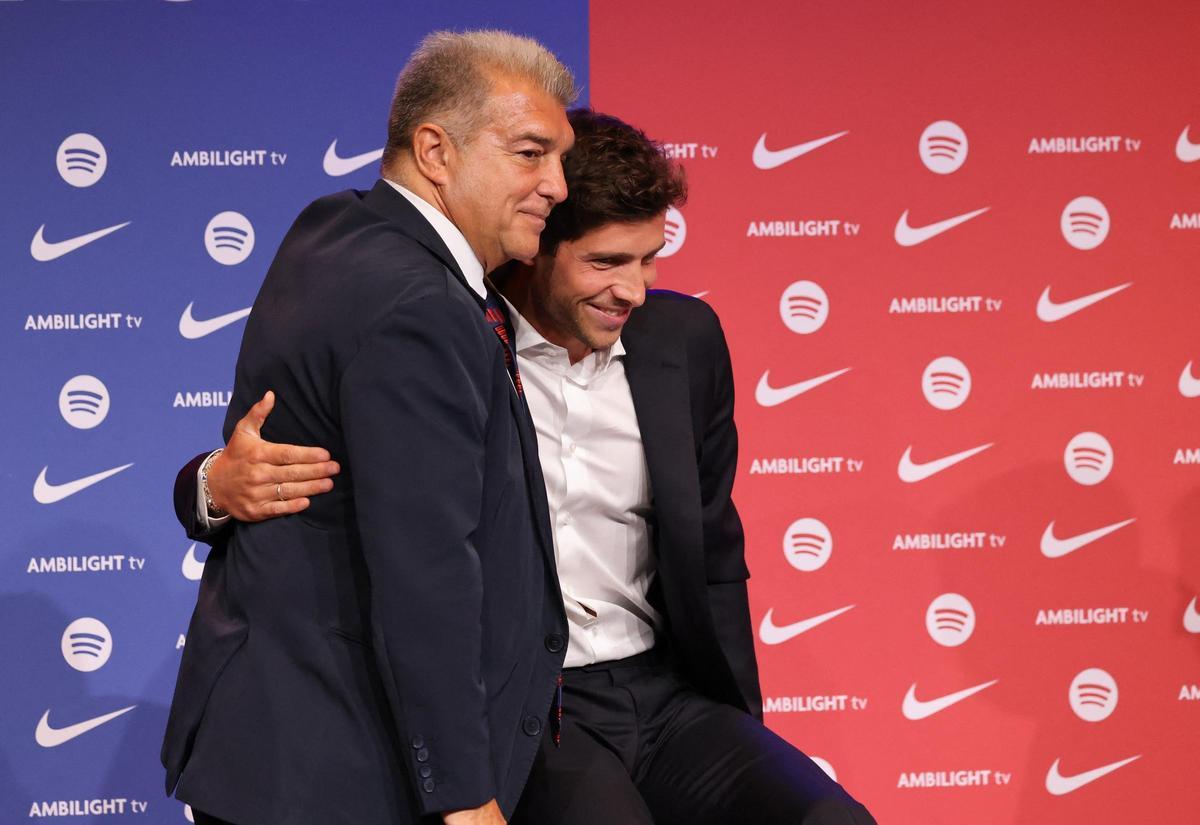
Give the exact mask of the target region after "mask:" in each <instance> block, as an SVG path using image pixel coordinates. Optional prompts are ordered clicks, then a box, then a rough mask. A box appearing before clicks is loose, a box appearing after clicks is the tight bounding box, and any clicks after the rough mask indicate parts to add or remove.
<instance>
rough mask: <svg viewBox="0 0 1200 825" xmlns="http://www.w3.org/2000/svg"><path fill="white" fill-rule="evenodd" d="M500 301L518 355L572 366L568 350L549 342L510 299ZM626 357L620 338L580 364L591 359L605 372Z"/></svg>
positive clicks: (596, 366) (597, 367)
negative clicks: (541, 357)
mask: <svg viewBox="0 0 1200 825" xmlns="http://www.w3.org/2000/svg"><path fill="white" fill-rule="evenodd" d="M500 299H501V300H502V301H504V306H505V307H506V308H507V309H508V325H509V328H510V329H511V330H512V331H513V340H514V341H515V342H516V347H515V351H516V353H517V354H518V355H524V356H525V357H526V358H532V357H534V356H535V355H546V356H548V357H549V358H550V360H554V361H559V360H561V362H562V363H564V364H567V365H568V366H570V364H571V359H570V357H569V356H568V355H567V350H566V348H564V347H560V346H559V345H558V344H555V343H552V342H550V341H547V340H546V337H545V336H544V335H542V334H541V333H540V332H538V331H537V330H536V329H535V328H534V326H533V324H531V323H529V322H528V321H526V320H525V318H524V317H523V316H522V315H521V313H519V312H517V308H516V307H515V306H513V305H512V303H511V302H510V301H509V300H508V298H506V297H505V296H504V295H501V296H500ZM624 355H625V344H623V343H622V342H621V339H620V338H618V339H617V340H616V341H615V342H614V343H613V345H612V346H611V347H608V348H607V349H601V350H593V351H592V353H591V354H589V355H588V356H587V358H584V359H583V360H582V361H580V362H579V363H580V364H584V363H586V362H587V361H588V360H589V359H594V360H595V369H596V371H597V372H603V371H604V370H605V369H606V368H607V367H608V365H609V363H610V362H611V361H612V360H613V359H614V358H620V357H622V356H624ZM576 366H578V365H576Z"/></svg>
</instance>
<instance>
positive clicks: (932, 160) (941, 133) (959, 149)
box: [917, 120, 967, 175]
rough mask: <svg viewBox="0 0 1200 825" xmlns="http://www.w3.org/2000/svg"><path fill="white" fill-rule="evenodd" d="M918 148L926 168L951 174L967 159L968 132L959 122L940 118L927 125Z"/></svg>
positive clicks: (940, 173) (943, 173)
mask: <svg viewBox="0 0 1200 825" xmlns="http://www.w3.org/2000/svg"><path fill="white" fill-rule="evenodd" d="M917 149H918V151H919V152H920V153H921V162H922V163H924V164H925V168H926V169H928V170H929V171H930V172H936V173H937V174H939V175H949V174H950V173H951V172H957V171H958V170H959V168H960V167H961V166H962V165H963V164H964V163H966V161H967V133H966V132H964V131H963V130H962V129H961V128H960V127H959V125H958V124H957V123H951V122H950V121H949V120H939V121H937V122H936V123H930V124H929V125H928V126H926V127H925V131H924V132H922V133H921V141H920V143H919V144H918V146H917Z"/></svg>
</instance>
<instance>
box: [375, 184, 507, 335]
mask: <svg viewBox="0 0 1200 825" xmlns="http://www.w3.org/2000/svg"><path fill="white" fill-rule="evenodd" d="M363 200H364V201H365V203H366V205H367V206H368V207H370V208H371V209H372V210H374V211H375V212H376V213H378V214H380V215H382V216H383V217H385V218H387V219H388V220H390V221H391V222H392V223H394V224H396V226H397V227H398V228H399V229H400V230H401V231H402V232H403V233H404V234H405V235H408V236H409V237H410V238H412V239H413V240H414V241H416V242H417V243H419V244H421V246H423V247H425V248H426V249H428V250H429V251H430V252H431V253H432V254H433V255H434V257H436V258H437V259H438V260H439V261H441V262H442V263H443V264H445V265H446V267H447V268H448V269H449V270H450V271H451V272H453V273H454V277H455V278H457V279H458V282H459V283H460V284H462V285H463V288H464V289H466V290H467V293H468V294H469V295H470V296H471V297H472V298H474V299H475V302H476V303H478V304H479V307H480V310H481V311H482V309H483V305H484V302H483V298H481V297H479V293H477V292H476V291H475V290H473V289H471V286H470V285H469V284H468V283H467V278H466V276H465V275H463V272H462V270H461V269H460V268H459V266H458V262H457V261H455V260H454V256H453V255H451V254H450V250H449V249H448V248H447V247H446V244H445V242H444V241H442V239H441V236H440V235H438V233H437V231H436V230H434V228H433V227H432V226H430V225H429V221H427V220H426V219H425V216H424V215H422V214H421V213H420V212H418V211H417V208H416V207H415V206H413V205H412V204H411V203H409V202H408V200H407V199H405V197H404V196H403V195H401V194H400V193H399V192H397V191H396V190H395V189H393V188H392V186H391V184H389V183H388V182H387V181H385V180H383V179H380V180H377V181H375V186H374V187H373V188H372V189H371V191H370V192H368V193H367V194H366V197H365V198H364V199H363Z"/></svg>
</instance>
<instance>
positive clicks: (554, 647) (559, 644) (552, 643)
mask: <svg viewBox="0 0 1200 825" xmlns="http://www.w3.org/2000/svg"><path fill="white" fill-rule="evenodd" d="M566 641H567V640H566V639H564V638H563V637H562V634H561V633H551V634H550V635H549V636H547V637H546V650H549V651H550V652H551V653H558V652H559V651H560V650H562V649H563V647H565V646H566Z"/></svg>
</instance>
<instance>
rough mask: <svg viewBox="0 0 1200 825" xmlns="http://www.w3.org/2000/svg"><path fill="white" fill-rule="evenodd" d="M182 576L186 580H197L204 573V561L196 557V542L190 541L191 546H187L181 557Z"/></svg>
mask: <svg viewBox="0 0 1200 825" xmlns="http://www.w3.org/2000/svg"><path fill="white" fill-rule="evenodd" d="M181 567H182V570H183V577H184V578H185V579H187V580H188V581H193V582H198V581H200V577H201V576H203V575H204V562H202V561H197V559H196V543H195V542H192V546H191V547H189V548H188V551H187V553H186V554H184V557H183V564H182V565H181Z"/></svg>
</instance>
